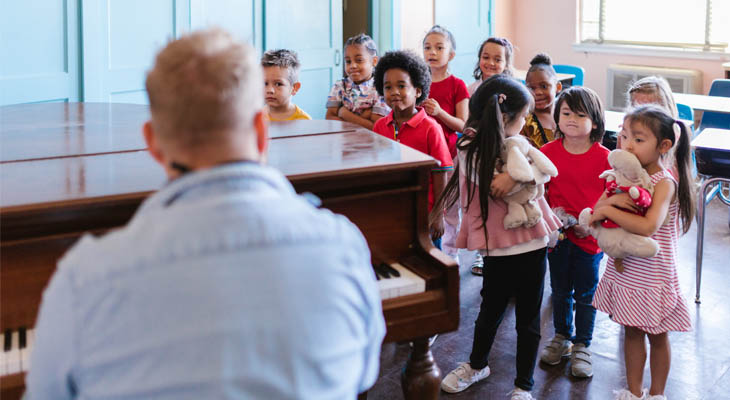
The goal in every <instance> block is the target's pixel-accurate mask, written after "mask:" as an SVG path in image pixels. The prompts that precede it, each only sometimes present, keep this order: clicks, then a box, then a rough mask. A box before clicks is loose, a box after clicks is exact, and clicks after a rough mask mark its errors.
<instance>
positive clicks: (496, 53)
mask: <svg viewBox="0 0 730 400" xmlns="http://www.w3.org/2000/svg"><path fill="white" fill-rule="evenodd" d="M513 52H514V49H513V47H512V43H510V41H509V40H507V39H505V38H501V37H490V38H489V39H487V40H485V41H484V42H482V44H481V45H480V46H479V51H478V52H477V54H479V61H477V65H476V67H475V68H474V79H476V81H474V82H472V84H471V85H469V87H468V88H467V90H468V91H469V95H472V94H474V92H475V91H476V90H477V88H478V87H479V85H481V84H482V82H484V81H485V80H486V79H487V78H489V77H490V76H492V75H494V74H505V75H509V76H512V75H513V70H514V66H513V65H512V53H513Z"/></svg>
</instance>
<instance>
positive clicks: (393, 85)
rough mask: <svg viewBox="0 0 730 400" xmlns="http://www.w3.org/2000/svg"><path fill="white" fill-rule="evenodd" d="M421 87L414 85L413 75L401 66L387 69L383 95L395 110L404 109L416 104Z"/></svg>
mask: <svg viewBox="0 0 730 400" xmlns="http://www.w3.org/2000/svg"><path fill="white" fill-rule="evenodd" d="M420 95H421V89H419V88H417V87H415V86H413V82H411V76H410V75H408V72H406V71H404V70H402V69H400V68H391V69H389V70H387V71H385V75H384V77H383V97H384V98H385V103H386V104H388V107H390V108H392V109H393V110H394V111H399V112H400V111H404V110H408V109H409V108H413V107H415V106H416V99H417V98H418V97H419V96H420Z"/></svg>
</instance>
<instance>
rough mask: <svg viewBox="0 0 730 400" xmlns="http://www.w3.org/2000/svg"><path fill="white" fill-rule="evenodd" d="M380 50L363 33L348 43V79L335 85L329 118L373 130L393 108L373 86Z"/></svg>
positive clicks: (346, 72)
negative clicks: (375, 124) (376, 123)
mask: <svg viewBox="0 0 730 400" xmlns="http://www.w3.org/2000/svg"><path fill="white" fill-rule="evenodd" d="M377 63H378V50H377V48H376V46H375V42H374V41H373V39H372V38H370V36H368V35H365V34H363V33H361V34H359V35H357V36H353V37H351V38H349V39H347V41H346V42H345V78H344V79H342V80H339V81H337V82H335V85H334V86H333V87H332V90H330V94H329V96H328V97H327V115H326V116H325V118H326V119H333V120H338V121H348V122H353V123H355V124H358V125H360V126H362V127H364V128H366V129H370V130H372V129H373V124H374V123H375V121H377V120H379V119H380V118H382V117H383V116H384V115H387V114H388V112H390V109H389V108H388V106H387V105H386V104H385V102H384V101H383V99H382V98H381V97H380V96H378V92H377V91H376V90H375V87H374V86H373V70H374V69H375V65H377Z"/></svg>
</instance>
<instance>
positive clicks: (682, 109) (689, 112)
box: [677, 103, 695, 121]
mask: <svg viewBox="0 0 730 400" xmlns="http://www.w3.org/2000/svg"><path fill="white" fill-rule="evenodd" d="M677 111H678V112H679V119H686V120H688V121H694V120H695V111H694V110H693V109H692V107H690V106H688V105H686V104H682V103H677Z"/></svg>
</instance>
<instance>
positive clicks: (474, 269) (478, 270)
mask: <svg viewBox="0 0 730 400" xmlns="http://www.w3.org/2000/svg"><path fill="white" fill-rule="evenodd" d="M483 270H484V258H482V256H481V254H479V253H477V257H476V258H475V259H474V262H473V263H471V273H472V274H474V275H477V276H482V275H484V272H483Z"/></svg>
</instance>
